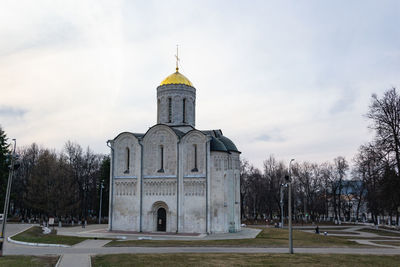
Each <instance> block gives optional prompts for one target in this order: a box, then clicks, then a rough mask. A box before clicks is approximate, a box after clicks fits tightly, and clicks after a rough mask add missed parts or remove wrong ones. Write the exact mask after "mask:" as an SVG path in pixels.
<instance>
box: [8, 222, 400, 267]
mask: <svg viewBox="0 0 400 267" xmlns="http://www.w3.org/2000/svg"><path fill="white" fill-rule="evenodd" d="M30 226H31V225H28V224H10V225H8V228H7V232H6V234H7V236H9V235H13V234H15V233H18V232H20V231H23V230H24V229H27V228H28V227H30ZM355 230H357V229H354V228H353V229H351V228H349V229H348V231H355ZM76 231H77V232H78V233H79V231H78V230H77V229H76ZM89 231H90V230H89ZM250 232H251V231H250ZM250 232H249V233H250ZM360 233H364V232H360ZM364 234H366V235H367V236H368V235H374V234H371V233H364ZM385 238H386V237H385ZM364 241H365V240H364ZM108 242H109V240H85V241H83V242H81V243H79V244H76V245H75V246H72V247H68V248H60V247H31V246H24V245H17V244H13V243H9V242H6V243H5V251H4V254H5V255H62V258H61V260H60V266H61V267H62V266H76V267H79V266H83V267H90V266H91V261H90V256H91V255H97V254H119V253H129V254H135V253H151V254H156V253H288V249H287V248H260V247H254V248H251V247H104V245H105V244H106V243H108ZM373 245H374V246H376V244H373ZM383 246H384V247H376V248H294V252H295V253H317V254H321V253H324V254H365V255H366V254H375V255H400V249H399V248H398V247H397V248H396V247H394V246H391V247H389V246H386V245H383Z"/></svg>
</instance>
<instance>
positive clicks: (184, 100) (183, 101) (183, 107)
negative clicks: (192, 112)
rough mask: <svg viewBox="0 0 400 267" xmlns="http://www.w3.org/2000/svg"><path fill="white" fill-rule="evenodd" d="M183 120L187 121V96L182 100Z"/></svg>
mask: <svg viewBox="0 0 400 267" xmlns="http://www.w3.org/2000/svg"><path fill="white" fill-rule="evenodd" d="M182 122H183V123H186V98H184V99H183V100H182Z"/></svg>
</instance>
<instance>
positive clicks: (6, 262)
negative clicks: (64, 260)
mask: <svg viewBox="0 0 400 267" xmlns="http://www.w3.org/2000/svg"><path fill="white" fill-rule="evenodd" d="M57 260H58V257H44V256H41V257H36V256H4V257H0V267H3V266H4V267H27V266H29V267H50V266H55V265H56V263H57Z"/></svg>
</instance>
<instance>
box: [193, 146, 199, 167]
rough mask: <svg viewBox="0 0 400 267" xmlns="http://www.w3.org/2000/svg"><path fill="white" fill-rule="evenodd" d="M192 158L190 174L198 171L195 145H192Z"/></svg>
mask: <svg viewBox="0 0 400 267" xmlns="http://www.w3.org/2000/svg"><path fill="white" fill-rule="evenodd" d="M193 157H194V168H193V169H192V172H198V171H199V170H198V169H197V145H196V144H194V145H193Z"/></svg>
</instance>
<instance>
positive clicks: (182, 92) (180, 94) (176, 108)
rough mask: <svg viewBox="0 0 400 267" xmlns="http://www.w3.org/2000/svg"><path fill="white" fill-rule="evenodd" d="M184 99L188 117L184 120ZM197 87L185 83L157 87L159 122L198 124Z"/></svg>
mask: <svg viewBox="0 0 400 267" xmlns="http://www.w3.org/2000/svg"><path fill="white" fill-rule="evenodd" d="M168 98H171V100H172V102H171V104H172V117H171V122H169V107H168V105H169V103H168V101H169V100H168ZM183 99H186V104H185V105H186V112H185V114H186V116H185V117H186V118H185V121H184V120H183ZM195 109H196V89H195V88H193V87H190V86H187V85H183V84H168V85H162V86H159V87H158V88H157V123H162V124H167V125H182V124H188V125H192V126H193V127H194V126H195V124H196V118H195Z"/></svg>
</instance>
